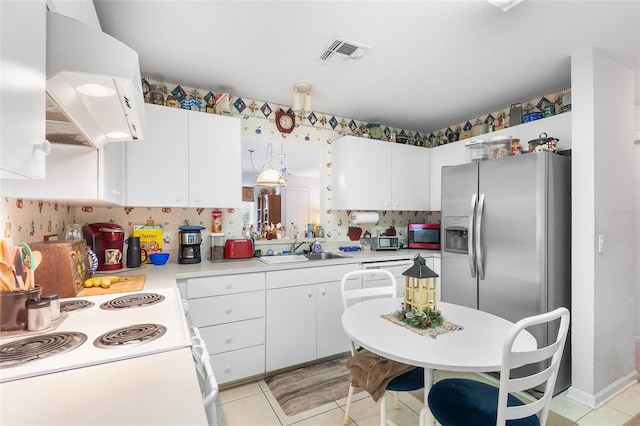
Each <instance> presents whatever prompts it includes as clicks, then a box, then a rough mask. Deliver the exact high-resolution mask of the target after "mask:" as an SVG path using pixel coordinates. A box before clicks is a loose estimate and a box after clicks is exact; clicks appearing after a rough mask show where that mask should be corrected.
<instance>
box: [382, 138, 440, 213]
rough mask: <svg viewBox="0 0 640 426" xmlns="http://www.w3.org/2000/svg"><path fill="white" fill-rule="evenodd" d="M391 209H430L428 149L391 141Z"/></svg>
mask: <svg viewBox="0 0 640 426" xmlns="http://www.w3.org/2000/svg"><path fill="white" fill-rule="evenodd" d="M390 145H391V161H392V164H393V169H392V170H393V172H392V175H391V183H392V187H391V199H392V201H391V210H405V211H406V210H414V211H415V210H422V211H425V210H430V208H429V166H430V165H429V151H430V149H427V148H422V147H416V146H412V145H402V144H396V143H392V144H390Z"/></svg>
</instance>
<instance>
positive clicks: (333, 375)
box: [264, 356, 349, 416]
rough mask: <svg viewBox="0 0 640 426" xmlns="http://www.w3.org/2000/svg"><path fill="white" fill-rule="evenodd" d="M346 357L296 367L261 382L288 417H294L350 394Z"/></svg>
mask: <svg viewBox="0 0 640 426" xmlns="http://www.w3.org/2000/svg"><path fill="white" fill-rule="evenodd" d="M346 362H347V357H346V356H345V357H342V358H337V359H333V360H329V361H325V362H321V363H319V364H314V365H310V366H307V367H302V368H298V369H296V370H292V371H287V372H285V373H280V374H276V375H275V376H271V377H267V378H266V379H264V381H265V383H266V384H267V386H269V389H270V390H271V393H272V394H273V396H274V397H275V398H276V400H277V401H278V404H280V408H282V411H283V412H284V413H285V414H286V415H287V416H293V415H296V414H298V413H302V412H304V411H308V410H311V409H312V408H316V407H319V406H321V405H324V404H326V403H328V402H331V401H335V400H338V399H342V398H346V397H347V395H348V394H349V369H348V368H347V366H346V365H345V363H346Z"/></svg>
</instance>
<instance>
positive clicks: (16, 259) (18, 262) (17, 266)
mask: <svg viewBox="0 0 640 426" xmlns="http://www.w3.org/2000/svg"><path fill="white" fill-rule="evenodd" d="M14 253H15V254H14V255H13V271H14V272H15V273H16V288H17V289H18V290H26V288H25V286H24V278H25V277H24V266H23V265H22V250H20V247H16V249H15V252H14Z"/></svg>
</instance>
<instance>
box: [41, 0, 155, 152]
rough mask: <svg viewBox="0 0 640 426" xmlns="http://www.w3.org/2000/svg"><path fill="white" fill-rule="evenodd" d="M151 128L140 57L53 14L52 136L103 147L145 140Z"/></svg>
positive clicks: (49, 48)
mask: <svg viewBox="0 0 640 426" xmlns="http://www.w3.org/2000/svg"><path fill="white" fill-rule="evenodd" d="M145 126H146V115H145V112H144V99H143V96H142V84H141V79H140V66H139V64H138V54H137V53H136V52H135V51H134V50H132V49H131V48H129V47H128V46H126V45H124V44H123V43H121V42H120V41H118V40H116V39H114V38H113V37H111V36H110V35H108V34H105V33H103V32H102V31H100V30H99V29H98V28H96V27H93V26H91V25H87V24H85V23H83V22H80V21H77V20H75V19H71V18H68V17H66V16H63V15H59V14H57V13H54V12H51V11H47V138H50V139H49V140H50V141H51V142H54V143H55V142H57V143H67V144H80V145H89V146H94V147H96V148H100V147H102V146H104V145H105V144H107V143H110V142H126V141H133V140H137V139H142V138H143V134H144V128H145Z"/></svg>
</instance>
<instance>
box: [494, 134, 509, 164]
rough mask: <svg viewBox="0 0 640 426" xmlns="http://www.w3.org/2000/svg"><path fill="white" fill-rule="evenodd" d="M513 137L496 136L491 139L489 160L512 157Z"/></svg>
mask: <svg viewBox="0 0 640 426" xmlns="http://www.w3.org/2000/svg"><path fill="white" fill-rule="evenodd" d="M511 139H512V137H511V136H508V135H504V136H494V137H492V138H490V139H489V142H488V145H489V158H491V159H494V158H503V157H508V156H510V155H511Z"/></svg>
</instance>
